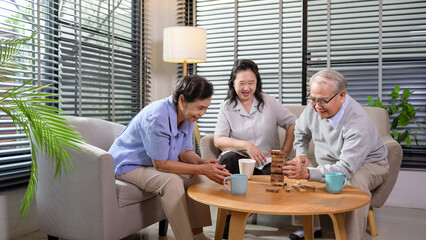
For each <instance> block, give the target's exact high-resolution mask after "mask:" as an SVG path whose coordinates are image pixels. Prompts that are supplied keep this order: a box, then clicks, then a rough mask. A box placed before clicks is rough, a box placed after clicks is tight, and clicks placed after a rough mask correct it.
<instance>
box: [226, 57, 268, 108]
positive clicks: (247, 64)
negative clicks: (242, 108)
mask: <svg viewBox="0 0 426 240" xmlns="http://www.w3.org/2000/svg"><path fill="white" fill-rule="evenodd" d="M246 70H251V71H252V72H253V73H254V75H256V80H257V81H256V91H255V92H254V97H255V98H256V99H257V101H258V102H259V104H258V105H257V106H256V107H257V110H259V111H260V107H263V104H264V101H263V98H262V79H261V78H260V74H259V68H258V67H257V65H256V63H255V62H253V61H252V60H248V59H241V60H236V61H235V63H234V67H233V68H232V71H231V75H230V76H229V81H228V95H227V96H226V99H229V104H231V103H232V102H234V103H235V106H237V97H238V95H237V93H236V92H235V89H234V82H235V78H237V74H238V73H239V72H241V71H246ZM226 99H225V100H226Z"/></svg>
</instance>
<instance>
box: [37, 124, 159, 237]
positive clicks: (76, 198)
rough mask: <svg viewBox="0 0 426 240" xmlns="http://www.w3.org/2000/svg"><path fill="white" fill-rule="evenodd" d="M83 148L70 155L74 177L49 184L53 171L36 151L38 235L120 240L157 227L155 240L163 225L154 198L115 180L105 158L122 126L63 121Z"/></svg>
mask: <svg viewBox="0 0 426 240" xmlns="http://www.w3.org/2000/svg"><path fill="white" fill-rule="evenodd" d="M69 122H70V123H71V124H72V125H74V126H75V128H76V130H78V131H79V132H80V133H81V134H82V136H83V138H84V139H85V140H86V142H87V143H84V144H81V147H82V148H83V149H84V150H85V151H71V152H70V154H71V155H72V156H73V157H74V160H73V161H72V163H73V165H74V168H75V173H73V172H72V171H71V169H69V168H68V173H67V174H64V173H62V177H61V178H59V177H57V178H56V179H55V178H54V173H55V167H54V165H53V164H52V163H51V161H50V160H48V158H47V157H46V156H45V155H44V154H41V151H38V154H37V155H38V176H39V180H38V187H37V192H36V202H37V212H38V219H39V226H40V230H41V231H42V232H44V233H46V234H48V235H49V239H57V238H58V237H59V238H64V239H84V240H86V239H93V240H99V239H121V238H124V237H126V236H128V235H130V234H132V233H135V232H137V231H139V230H140V229H142V228H144V227H147V226H149V225H151V224H153V223H156V222H158V221H162V222H160V235H166V233H167V220H165V219H166V216H165V214H164V212H163V209H162V207H161V202H160V198H159V197H157V196H156V195H154V194H153V193H149V192H145V191H142V190H140V189H139V188H138V187H136V186H134V185H132V184H129V183H126V182H123V181H120V180H117V179H115V174H114V163H113V158H112V156H111V155H110V154H109V153H108V152H107V151H108V149H109V147H110V146H111V144H112V143H113V141H114V139H115V138H116V137H117V135H118V134H120V133H121V132H122V131H123V130H124V128H125V126H123V125H120V124H116V123H112V122H108V121H104V120H100V119H90V118H82V117H69Z"/></svg>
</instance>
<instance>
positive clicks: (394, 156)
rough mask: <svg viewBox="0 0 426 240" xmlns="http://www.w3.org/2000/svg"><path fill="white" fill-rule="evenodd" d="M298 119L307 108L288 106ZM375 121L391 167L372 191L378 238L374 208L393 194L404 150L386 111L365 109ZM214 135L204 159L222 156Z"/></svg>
mask: <svg viewBox="0 0 426 240" xmlns="http://www.w3.org/2000/svg"><path fill="white" fill-rule="evenodd" d="M286 107H287V108H288V109H289V110H290V111H291V112H292V113H293V114H294V115H296V117H299V116H300V114H301V113H302V112H303V110H304V109H305V106H290V105H289V106H286ZM364 109H365V110H366V111H367V113H368V115H369V116H370V118H371V120H372V121H373V124H374V126H375V127H376V128H377V130H378V131H379V134H380V136H381V138H382V141H383V143H384V144H385V146H386V147H387V149H388V160H389V165H390V171H389V177H388V179H387V180H386V181H385V182H384V183H383V184H382V185H380V186H379V187H377V188H376V189H374V190H373V191H372V197H371V204H370V212H369V218H368V219H369V226H370V234H371V235H373V236H377V232H376V226H375V221H374V211H373V207H377V208H380V207H382V206H383V204H384V203H385V202H386V199H387V198H388V196H389V194H390V193H391V192H392V189H393V186H394V185H395V182H396V179H397V177H398V173H399V169H400V166H401V161H402V148H401V145H400V144H399V143H398V142H397V141H395V140H394V139H393V138H392V136H391V133H390V125H389V116H388V113H387V111H386V110H384V109H383V108H376V107H364ZM278 130H279V135H280V141H281V145H282V143H283V141H284V138H285V130H284V129H282V128H280V127H279V129H278ZM213 137H214V136H213V135H211V134H210V135H206V136H204V137H203V138H202V139H201V144H200V151H201V156H202V157H203V158H217V157H218V156H219V154H220V152H221V151H220V149H217V148H216V147H215V146H214V142H213ZM314 148H315V146H314V144H313V143H312V141H311V144H310V146H309V150H308V158H309V160H310V162H311V164H312V165H313V166H317V162H316V160H315V154H314ZM294 155H295V154H294V150H293V151H292V152H291V154H290V156H289V157H290V158H292V157H294Z"/></svg>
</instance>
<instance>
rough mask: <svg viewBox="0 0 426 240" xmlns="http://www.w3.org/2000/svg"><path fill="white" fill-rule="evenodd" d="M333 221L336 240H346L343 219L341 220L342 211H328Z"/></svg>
mask: <svg viewBox="0 0 426 240" xmlns="http://www.w3.org/2000/svg"><path fill="white" fill-rule="evenodd" d="M328 215H329V216H330V217H331V220H332V221H333V227H334V235H335V237H336V240H346V229H345V221H344V220H343V214H342V213H329V214H328Z"/></svg>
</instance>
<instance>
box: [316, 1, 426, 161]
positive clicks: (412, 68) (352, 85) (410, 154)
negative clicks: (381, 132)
mask: <svg viewBox="0 0 426 240" xmlns="http://www.w3.org/2000/svg"><path fill="white" fill-rule="evenodd" d="M425 10H426V4H425V3H424V1H396V0H394V1H327V0H318V1H308V19H309V21H308V51H309V53H310V56H311V60H310V62H309V64H308V76H311V75H312V74H313V73H315V72H317V71H318V70H320V69H324V68H326V67H330V68H333V69H336V70H338V71H340V72H341V73H343V75H344V76H345V77H346V78H347V80H348V93H349V94H350V95H351V96H352V97H353V98H354V99H355V100H357V101H358V102H359V103H361V104H362V105H367V104H368V100H367V96H372V97H373V98H374V99H377V98H378V97H380V98H381V99H382V100H383V103H384V104H385V105H390V97H389V96H388V95H389V94H390V93H391V92H392V91H393V88H394V86H395V85H399V86H400V87H401V89H405V88H410V90H412V91H414V93H413V95H412V96H411V97H410V99H411V100H410V102H411V103H412V104H413V106H414V107H415V108H419V109H421V111H420V112H418V113H417V115H416V118H415V120H416V121H417V122H418V123H419V125H420V126H422V127H423V128H425V126H426V124H425V121H424V117H425V115H426V112H425V106H426V80H425V79H426V61H425V60H426V58H425V51H426V41H425V40H426V19H425V18H424V16H423V15H424V14H423V13H424V12H425ZM390 118H391V121H392V120H393V117H392V116H391V117H390ZM415 129H418V127H417V126H416V125H415V124H413V123H410V124H409V125H408V126H406V127H399V131H405V130H408V131H412V130H415ZM411 136H412V137H413V139H414V134H411ZM417 138H418V140H419V141H418V144H419V145H418V146H417V145H416V144H415V142H414V141H413V145H412V146H410V147H407V146H405V145H403V148H404V160H403V165H402V167H404V168H426V158H425V155H426V134H424V133H421V132H419V134H418V135H417Z"/></svg>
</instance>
